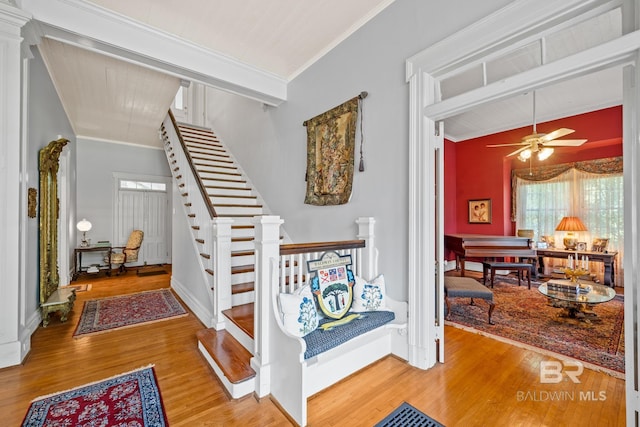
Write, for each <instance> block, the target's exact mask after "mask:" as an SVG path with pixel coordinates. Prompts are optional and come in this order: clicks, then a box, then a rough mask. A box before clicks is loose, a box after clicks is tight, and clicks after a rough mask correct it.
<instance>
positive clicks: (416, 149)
mask: <svg viewBox="0 0 640 427" xmlns="http://www.w3.org/2000/svg"><path fill="white" fill-rule="evenodd" d="M569 3H572V4H573V3H577V2H569ZM607 7H609V8H611V7H616V4H613V3H610V4H607ZM617 7H619V4H617ZM622 7H623V8H624V9H625V10H624V12H625V13H622V16H629V17H631V16H637V11H638V9H640V1H638V0H633V1H627V2H623V3H622ZM602 11H603V9H602V8H600V6H599V3H598V4H596V3H593V4H590V5H584V4H583V7H581V8H577V7H576V8H569V7H568V6H567V3H564V4H560V3H558V5H557V6H552V7H549V9H546V10H544V11H543V12H544V13H540V12H541V11H540V9H539V4H538V3H537V2H519V3H518V4H517V5H516V6H514V7H511V8H505V9H503V10H502V11H501V12H500V13H497V14H494V15H492V16H490V17H488V18H487V19H485V20H484V21H482V25H477V26H474V27H470V28H469V30H468V31H462V32H459V33H456V35H455V36H454V37H451V38H449V39H447V40H444V41H442V42H440V43H438V44H436V45H434V46H432V47H431V48H429V49H426V50H425V51H423V52H420V53H418V54H417V55H415V56H413V57H411V58H409V59H408V60H407V80H408V81H409V83H410V86H411V88H410V132H409V134H410V153H417V154H419V155H416V156H412V157H410V158H411V165H410V168H409V169H410V171H411V175H410V205H411V206H412V207H413V206H417V207H418V208H420V209H423V208H425V207H428V206H429V203H430V198H431V196H432V191H421V190H422V188H421V187H420V185H419V184H420V182H421V180H420V179H421V175H420V170H423V169H427V168H428V167H429V166H430V165H432V164H433V160H434V158H435V156H436V154H435V150H436V149H438V148H441V145H440V138H439V135H438V133H437V132H434V129H435V128H436V124H437V123H439V122H441V121H443V120H445V119H447V118H449V117H453V116H455V115H458V114H462V113H464V112H465V111H469V110H471V109H473V108H475V107H477V106H481V105H485V104H487V103H490V102H493V101H498V100H501V99H506V98H508V97H512V96H514V95H517V94H520V93H524V92H528V91H531V90H535V89H538V88H542V87H546V86H550V85H552V84H554V83H557V82H561V81H565V80H568V79H571V78H573V77H577V76H581V75H585V74H587V73H589V72H594V71H597V70H602V69H605V68H608V67H613V66H617V65H623V66H624V77H623V81H624V86H623V88H624V89H623V91H624V95H623V115H624V118H623V126H624V130H623V141H624V142H623V157H624V188H625V208H624V210H625V220H624V221H625V226H624V229H625V234H627V235H629V236H631V235H633V233H632V230H635V229H637V228H638V215H637V211H638V206H639V205H640V203H639V200H640V194H639V191H638V187H637V185H636V184H635V183H636V182H637V174H636V172H635V171H637V169H638V162H639V160H640V158H639V156H638V152H637V148H636V147H635V144H633V141H637V138H638V122H639V121H640V111H639V109H638V106H639V105H640V92H639V91H638V90H637V85H636V84H635V83H634V82H637V81H638V80H639V79H640V71H639V70H638V54H637V51H638V49H639V48H640V31H638V23H637V22H631V21H629V20H627V21H625V22H624V23H623V24H624V25H625V33H626V34H624V35H622V36H620V37H618V38H615V39H613V40H610V41H607V42H604V43H601V44H600V45H597V46H594V47H590V48H587V49H585V50H583V51H581V52H579V53H575V54H572V55H569V56H567V57H563V58H560V59H556V60H555V61H553V62H550V63H548V64H547V63H543V64H541V65H537V66H535V67H532V68H530V69H527V70H524V71H520V70H519V71H517V72H515V73H514V74H513V75H510V76H505V77H504V78H500V79H499V80H498V81H496V82H494V83H489V84H487V80H484V82H483V83H484V84H483V85H482V86H480V87H477V88H469V89H468V90H466V91H465V90H463V91H462V93H458V94H456V95H455V96H452V97H451V98H449V99H446V100H444V101H443V100H442V98H441V95H442V94H441V92H440V85H439V82H440V80H441V79H442V78H444V77H446V75H452V74H454V73H455V72H456V71H464V70H465V69H467V70H468V69H471V68H472V66H473V64H476V65H478V64H480V65H482V63H483V60H486V59H487V58H496V57H498V55H499V54H500V53H504V52H506V51H507V50H508V49H509V48H512V47H515V46H518V45H520V46H522V45H524V44H525V43H530V42H532V41H533V40H534V39H535V38H536V37H538V38H540V40H542V41H543V43H544V40H543V39H545V37H546V36H548V35H549V34H550V32H551V31H552V30H553V29H555V28H561V27H566V26H568V25H570V24H571V23H576V22H582V21H584V20H585V19H586V18H588V17H589V16H594V15H595V14H597V13H601V12H602ZM522 16H528V17H531V19H528V20H527V22H526V23H523V22H522V21H521V20H520V18H521V17H522ZM505 35H508V36H505ZM481 69H482V67H481ZM484 70H486V67H485V68H484ZM443 76H444V77H443ZM422 153H424V154H422ZM441 203H442V202H441V201H439V205H440V206H441ZM434 226H435V220H434V219H433V218H431V217H429V216H428V214H421V215H416V220H415V221H410V223H409V234H410V235H411V236H415V238H414V239H413V240H411V241H410V248H409V252H410V263H409V270H410V271H409V278H410V281H409V294H410V295H417V296H418V298H415V299H413V300H411V301H410V307H409V311H410V316H409V318H410V319H411V313H412V312H416V311H417V310H420V308H421V305H422V304H424V303H425V302H426V303H427V305H429V306H430V307H431V308H430V309H429V310H430V315H433V316H434V317H435V318H436V319H437V320H440V319H441V317H439V316H440V315H441V313H440V312H439V311H438V310H437V306H436V305H435V304H434V301H433V297H431V298H428V296H432V295H434V293H436V294H437V290H438V288H439V287H440V286H441V283H439V280H436V281H435V282H434V283H433V285H431V284H429V286H428V287H427V288H426V289H422V288H423V287H424V283H425V282H424V281H419V280H418V278H419V277H426V276H424V275H423V276H421V275H420V274H419V273H420V272H421V271H424V272H425V273H430V276H431V274H433V273H432V272H433V269H434V268H436V267H437V266H438V265H440V264H441V263H442V261H443V260H442V259H440V258H438V259H435V258H434V259H432V258H430V257H429V258H427V259H420V258H419V257H420V256H424V254H429V253H430V249H432V248H433V247H435V246H436V245H439V244H441V242H442V241H443V237H444V236H443V235H442V234H439V233H436V234H431V233H429V232H426V231H424V230H433V229H434ZM624 245H625V254H626V255H625V260H624V265H625V269H624V270H625V272H624V274H625V279H627V280H625V282H626V283H627V284H629V286H630V287H629V289H625V296H626V295H627V294H629V295H630V296H631V298H625V330H626V338H625V342H626V350H627V352H626V361H627V363H626V366H627V369H626V384H627V393H626V398H627V421H628V423H629V424H630V425H637V417H638V412H637V411H638V409H637V408H638V387H637V384H638V376H637V363H636V361H637V360H636V354H637V351H638V338H637V335H636V334H634V333H633V331H634V330H635V328H634V325H635V324H636V323H637V317H638V310H637V304H638V303H637V291H636V289H635V288H636V284H635V283H634V282H633V281H632V280H630V279H631V278H632V277H637V276H638V265H637V263H633V262H631V260H632V259H635V258H633V256H632V254H637V253H638V246H639V243H638V242H637V241H636V239H625V244H624ZM417 262H422V263H423V264H424V265H426V269H425V268H424V267H420V266H419V265H418V264H417ZM421 268H422V269H421ZM427 282H430V281H427ZM439 302H440V303H441V300H440V301H439ZM428 320H429V319H428ZM440 324H441V323H440V322H439V321H436V322H435V326H433V324H431V323H427V322H425V323H410V325H409V330H410V331H411V332H410V334H411V335H412V339H413V341H414V342H420V341H424V342H428V343H429V348H428V350H427V352H426V353H427V354H426V356H427V357H426V359H428V361H433V363H431V364H429V366H428V367H430V366H433V364H435V361H436V360H435V358H434V357H433V356H432V355H434V354H436V352H437V351H438V345H437V344H436V343H437V342H439V343H440V344H441V345H442V341H441V340H440V339H438V341H436V340H435V339H434V338H440V336H439V334H440V330H439V325H440ZM412 329H413V331H412ZM442 350H444V349H442ZM440 354H442V351H441V352H440ZM410 362H411V363H412V364H414V365H415V362H414V361H410Z"/></svg>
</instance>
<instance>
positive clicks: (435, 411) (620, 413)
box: [0, 271, 625, 427]
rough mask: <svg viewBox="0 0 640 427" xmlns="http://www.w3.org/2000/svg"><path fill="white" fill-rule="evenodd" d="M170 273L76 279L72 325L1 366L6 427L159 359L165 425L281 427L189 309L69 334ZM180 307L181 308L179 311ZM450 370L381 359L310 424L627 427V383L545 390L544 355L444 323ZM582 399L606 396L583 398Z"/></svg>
mask: <svg viewBox="0 0 640 427" xmlns="http://www.w3.org/2000/svg"><path fill="white" fill-rule="evenodd" d="M169 280H170V275H168V274H167V275H158V276H148V277H138V276H136V274H135V271H130V272H128V273H127V274H125V275H123V276H120V277H116V278H104V279H98V278H94V280H90V281H87V280H82V279H81V280H79V281H78V282H74V284H76V283H92V289H91V290H90V291H88V292H80V293H78V300H77V302H76V305H75V308H74V310H73V312H72V313H71V315H70V316H69V320H68V321H67V322H66V323H64V324H61V323H60V322H59V320H58V318H57V317H54V318H52V320H51V323H50V324H49V326H48V327H47V328H42V327H40V328H39V329H38V330H37V331H36V332H35V334H34V335H33V337H32V349H31V353H30V354H29V356H28V357H27V358H26V359H25V361H24V363H23V364H22V365H20V366H15V367H10V368H5V369H2V370H0V384H2V386H1V387H0V414H2V421H1V422H0V424H1V425H3V426H4V425H6V426H19V425H20V423H21V421H22V419H23V417H24V414H25V413H26V411H27V408H28V406H29V402H30V401H31V400H32V399H34V398H36V397H38V396H41V395H44V394H49V393H54V392H58V391H61V390H65V389H69V388H73V387H77V386H80V385H83V384H86V383H88V382H92V381H97V380H101V379H104V378H107V377H110V376H113V375H117V374H120V373H122V372H125V371H129V370H132V369H135V368H138V367H141V366H145V365H148V364H155V369H156V373H157V375H158V382H159V386H160V391H161V393H162V396H163V400H164V404H165V408H166V412H167V416H168V419H169V423H170V425H171V426H222V425H224V426H230V425H238V426H287V425H291V424H290V422H289V421H288V419H287V418H286V417H285V416H284V415H283V414H282V413H281V412H280V411H279V410H278V408H277V407H276V405H275V404H274V403H273V402H272V401H271V400H270V399H268V398H266V399H262V400H261V401H257V400H256V399H254V398H253V397H248V398H244V399H241V400H237V401H232V400H230V399H229V398H228V397H227V395H226V394H225V393H224V391H223V389H222V386H221V385H220V384H219V383H218V382H217V380H216V377H215V374H213V371H212V370H211V369H210V368H209V366H208V365H207V364H206V362H205V361H204V359H203V358H202V356H201V355H200V353H199V352H198V350H197V347H196V337H195V335H196V332H197V331H198V330H199V329H201V328H203V325H202V324H201V323H200V322H199V321H198V320H197V319H196V318H195V316H193V314H190V315H189V316H187V317H182V318H177V319H173V320H166V321H162V322H158V323H154V324H151V325H142V326H137V327H131V328H128V329H123V330H119V331H112V332H108V333H104V334H99V335H94V336H90V337H84V338H79V339H74V338H73V337H72V334H73V331H74V329H75V326H76V323H77V321H78V318H79V315H80V311H81V309H82V306H83V303H84V301H86V300H88V299H95V298H103V297H107V296H112V295H120V294H125V293H134V292H140V291H144V290H151V289H158V288H163V287H169ZM185 307H186V306H185ZM445 334H446V343H447V346H446V357H447V362H446V363H445V364H438V365H437V366H436V367H434V368H432V369H430V370H427V371H422V370H419V369H416V368H413V367H411V366H409V365H408V364H407V363H406V362H404V361H401V360H398V359H396V358H393V357H388V358H386V359H383V360H381V361H379V362H378V363H376V364H374V365H372V366H371V367H369V368H367V369H364V370H362V371H360V372H358V373H356V374H354V375H353V376H351V377H349V378H348V379H347V380H345V381H342V382H341V383H339V384H337V385H335V386H333V387H331V388H329V389H327V390H325V391H323V392H320V393H318V394H317V395H315V396H313V397H312V398H311V399H309V409H308V411H309V425H311V426H373V425H375V424H376V423H377V422H378V421H380V420H382V419H383V418H384V417H385V416H386V415H387V414H388V413H389V412H391V411H392V410H393V409H395V408H396V407H397V406H399V405H400V404H401V403H402V402H403V401H407V402H409V403H410V404H412V405H413V406H415V407H417V408H418V409H420V410H422V411H423V412H425V413H426V414H427V415H429V416H431V417H433V418H435V419H436V420H438V421H440V422H441V423H443V424H445V425H447V426H449V427H451V426H484V425H489V424H490V425H493V426H518V425H521V426H538V425H549V426H570V425H577V424H580V425H593V426H596V425H597V426H622V425H624V423H625V419H624V410H625V401H624V381H623V380H620V379H616V378H613V377H610V376H608V375H606V374H602V373H597V372H593V371H588V370H585V372H584V373H583V374H582V375H581V376H580V377H579V379H580V381H581V383H580V384H574V383H573V382H571V381H566V378H565V381H562V382H561V383H559V384H541V383H540V380H539V367H540V362H541V361H549V360H552V359H551V358H549V357H548V356H543V355H541V354H538V353H535V352H532V351H527V350H523V349H520V348H517V347H514V346H511V345H508V344H505V343H502V342H498V341H495V340H492V339H490V338H486V337H483V336H480V335H476V334H471V333H468V332H465V331H461V330H459V329H455V328H449V327H447V328H446V331H445ZM602 392H603V393H604V395H603V396H601V394H600V393H602ZM587 397H594V398H595V399H598V398H600V397H604V399H603V400H588V399H587Z"/></svg>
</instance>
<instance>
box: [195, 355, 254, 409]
mask: <svg viewBox="0 0 640 427" xmlns="http://www.w3.org/2000/svg"><path fill="white" fill-rule="evenodd" d="M198 348H199V349H200V353H202V355H203V356H204V358H205V359H206V361H207V363H209V365H210V366H211V368H212V369H213V371H214V372H215V373H216V376H217V377H218V379H220V382H221V383H222V384H223V385H224V387H225V388H226V389H227V391H228V392H229V395H230V396H231V397H232V398H234V399H239V398H241V397H244V396H247V395H249V394H251V393H253V392H254V391H255V377H254V378H251V379H249V380H247V381H243V382H241V383H237V384H232V383H231V382H229V380H228V379H227V378H226V377H225V376H224V374H223V373H222V369H220V367H219V366H218V365H217V364H216V362H215V360H213V358H212V357H211V356H210V355H209V352H208V351H207V350H206V349H205V348H204V347H203V346H202V344H200V343H198Z"/></svg>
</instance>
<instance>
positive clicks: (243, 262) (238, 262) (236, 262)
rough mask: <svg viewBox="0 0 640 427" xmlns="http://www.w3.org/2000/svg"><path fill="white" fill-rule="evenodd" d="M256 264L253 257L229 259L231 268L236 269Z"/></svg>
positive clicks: (245, 256)
mask: <svg viewBox="0 0 640 427" xmlns="http://www.w3.org/2000/svg"><path fill="white" fill-rule="evenodd" d="M255 262H256V257H255V255H243V256H232V257H231V266H232V267H237V266H239V265H249V264H254V263H255Z"/></svg>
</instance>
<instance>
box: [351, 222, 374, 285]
mask: <svg viewBox="0 0 640 427" xmlns="http://www.w3.org/2000/svg"><path fill="white" fill-rule="evenodd" d="M375 223H376V220H375V218H373V217H360V218H358V219H357V220H356V224H358V235H357V236H356V237H357V238H358V239H359V240H364V241H365V247H364V249H363V250H362V271H361V273H360V275H361V276H362V277H364V278H365V279H366V280H373V279H374V278H375V277H376V276H377V275H378V249H377V248H376V236H375V234H374V225H375Z"/></svg>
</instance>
